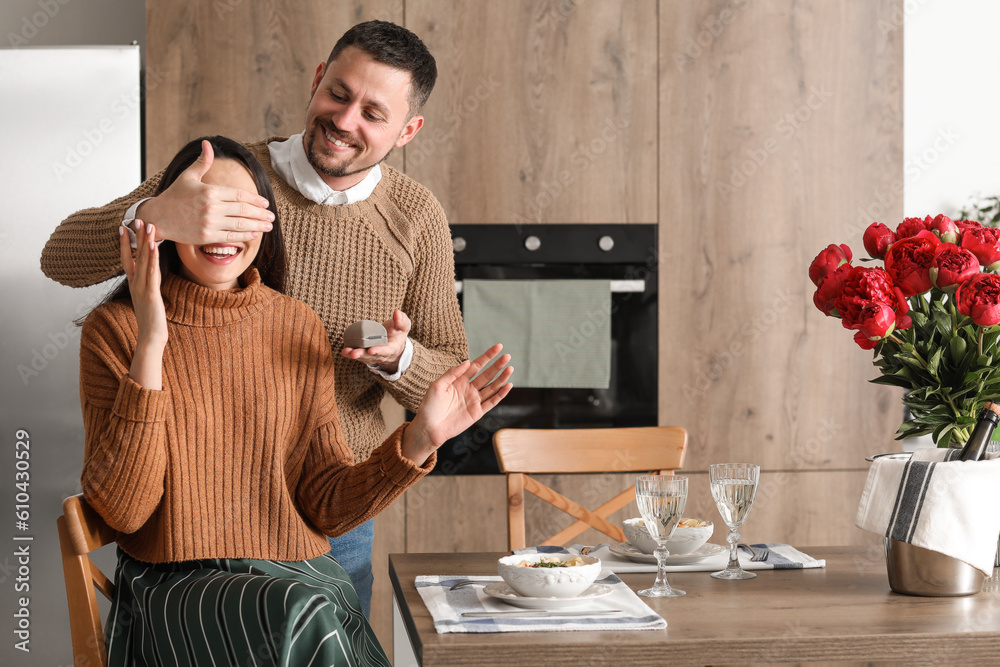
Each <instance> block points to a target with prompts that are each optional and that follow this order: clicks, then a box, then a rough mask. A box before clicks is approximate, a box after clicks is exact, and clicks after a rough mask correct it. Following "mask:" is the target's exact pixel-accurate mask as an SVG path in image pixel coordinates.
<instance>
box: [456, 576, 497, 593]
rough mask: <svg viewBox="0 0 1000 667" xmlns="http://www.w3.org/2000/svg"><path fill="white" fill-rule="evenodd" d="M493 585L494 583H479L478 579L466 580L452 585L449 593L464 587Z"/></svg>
mask: <svg viewBox="0 0 1000 667" xmlns="http://www.w3.org/2000/svg"><path fill="white" fill-rule="evenodd" d="M491 583H493V582H492V581H479V580H477V579H466V580H465V581H460V582H458V583H456V584H452V585H451V586H449V587H448V590H449V591H453V590H455V589H456V588H461V587H462V586H469V585H470V584H482V585H483V586H485V585H487V584H491Z"/></svg>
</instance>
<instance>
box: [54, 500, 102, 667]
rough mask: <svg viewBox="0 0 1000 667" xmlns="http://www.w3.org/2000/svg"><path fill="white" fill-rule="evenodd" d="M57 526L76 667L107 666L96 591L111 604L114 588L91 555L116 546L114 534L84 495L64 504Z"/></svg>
mask: <svg viewBox="0 0 1000 667" xmlns="http://www.w3.org/2000/svg"><path fill="white" fill-rule="evenodd" d="M56 526H57V527H58V529H59V547H60V549H61V551H62V563H63V575H64V576H65V577H66V601H67V602H68V603H69V629H70V635H71V636H72V638H73V662H74V664H76V665H91V666H92V665H107V664H108V656H107V651H106V649H105V646H104V630H103V624H102V622H101V612H100V610H99V609H98V607H97V596H96V595H95V593H94V589H95V588H96V589H97V590H99V591H101V593H103V594H104V596H105V597H106V598H108V599H109V600H110V599H111V597H112V596H113V595H114V590H115V587H114V584H113V583H112V582H111V580H110V579H108V577H107V576H106V575H105V574H104V573H103V572H101V571H100V569H98V567H97V565H95V564H94V561H92V560H91V559H90V556H89V555H88V554H89V553H90V552H91V551H94V550H95V549H98V548H100V547H102V546H104V545H105V544H110V543H111V542H114V541H115V531H114V530H113V529H112V528H111V527H110V526H109V525H108V524H106V523H105V522H104V519H102V518H101V516H100V515H99V514H98V513H97V512H95V511H94V509H93V508H92V507H90V505H88V504H87V502H86V501H85V500H84V499H83V496H82V495H77V496H70V497H69V498H67V499H66V500H64V501H63V515H62V516H61V517H59V518H58V519H56Z"/></svg>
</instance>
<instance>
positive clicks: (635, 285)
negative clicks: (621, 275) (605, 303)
mask: <svg viewBox="0 0 1000 667" xmlns="http://www.w3.org/2000/svg"><path fill="white" fill-rule="evenodd" d="M645 291H646V281H645V280H612V281H611V292H612V293H613V294H624V293H626V292H640V293H641V292H645ZM455 293H456V294H461V293H462V281H461V280H456V281H455Z"/></svg>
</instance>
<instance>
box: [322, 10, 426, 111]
mask: <svg viewBox="0 0 1000 667" xmlns="http://www.w3.org/2000/svg"><path fill="white" fill-rule="evenodd" d="M348 46H355V47H357V48H359V49H361V50H362V51H364V52H365V53H367V54H368V55H369V56H371V57H372V58H373V59H374V60H375V61H376V62H380V63H382V64H384V65H389V66H390V67H395V68H396V69H401V70H403V71H405V72H409V73H410V78H411V79H412V82H411V83H410V100H409V102H410V116H413V115H414V114H416V113H417V112H418V111H420V109H422V108H423V106H424V103H425V102H426V101H427V98H428V97H430V94H431V90H433V89H434V82H435V81H437V64H436V63H435V62H434V56H432V55H431V52H430V51H428V50H427V47H426V46H424V43H423V42H422V41H420V38H419V37H417V36H416V35H414V34H413V33H412V32H410V31H409V30H407V29H406V28H404V27H402V26H398V25H396V24H395V23H390V22H388V21H365V22H364V23H359V24H357V25H356V26H354V27H353V28H351V29H350V30H348V31H347V32H345V33H344V34H343V36H342V37H341V38H340V39H338V40H337V43H336V44H334V46H333V51H331V52H330V57H329V58H327V59H326V66H327V67H329V66H330V63H332V62H333V61H334V60H336V59H337V56H339V55H340V52H341V51H343V50H344V49H346V48H347V47H348Z"/></svg>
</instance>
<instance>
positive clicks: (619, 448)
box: [493, 426, 687, 550]
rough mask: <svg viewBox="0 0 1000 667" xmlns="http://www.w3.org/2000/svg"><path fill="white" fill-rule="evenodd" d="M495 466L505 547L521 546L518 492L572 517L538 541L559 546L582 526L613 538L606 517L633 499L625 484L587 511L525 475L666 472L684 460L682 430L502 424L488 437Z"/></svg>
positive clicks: (618, 533)
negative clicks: (503, 484) (502, 496)
mask: <svg viewBox="0 0 1000 667" xmlns="http://www.w3.org/2000/svg"><path fill="white" fill-rule="evenodd" d="M493 449H494V451H495V452H496V455H497V461H498V462H499V463H500V470H501V471H502V472H504V473H506V474H507V535H508V546H509V547H510V549H512V550H513V549H521V548H523V547H524V546H525V534H524V492H525V491H528V492H529V493H533V494H534V495H536V496H538V497H539V498H541V499H542V500H544V501H546V502H548V503H550V504H552V505H554V506H555V507H558V508H559V509H561V510H562V511H564V512H566V513H567V514H570V515H572V516H574V517H576V519H577V521H576V522H575V523H573V524H572V525H570V526H569V527H567V528H565V529H563V530H561V531H559V532H558V533H556V534H555V535H552V536H550V537H549V538H547V539H546V540H545V541H543V542H541V543H540V544H541V545H563V544H566V543H567V542H568V541H569V540H571V539H573V538H574V537H576V536H577V535H579V534H580V533H582V532H583V531H585V530H587V529H588V528H595V529H597V530H599V531H600V532H602V533H604V534H605V535H607V536H608V537H610V538H612V539H614V540H617V541H619V542H624V541H625V534H624V533H623V532H622V529H621V528H620V527H618V526H616V525H614V524H612V523H611V522H609V521H607V520H606V518H607V517H608V516H609V515H611V514H612V513H613V512H616V511H618V510H619V509H621V508H622V507H625V505H627V504H629V503H630V502H632V501H634V500H635V487H634V486H629V488H627V489H625V490H624V491H622V492H621V493H619V494H618V495H617V496H615V497H614V498H612V499H611V500H609V501H607V502H606V503H604V504H603V505H601V506H600V507H598V508H596V509H594V510H588V509H586V508H584V507H583V506H581V505H579V504H577V503H576V502H574V501H572V500H570V499H569V498H566V497H565V496H563V495H562V494H560V493H558V492H556V491H554V490H552V489H550V488H549V487H547V486H545V485H544V484H542V483H541V482H539V481H538V480H537V479H535V478H533V477H530V476H529V473H530V474H543V473H605V472H611V473H622V472H635V473H640V474H647V473H650V472H656V473H658V474H661V475H663V474H672V473H673V471H674V470H677V469H678V468H680V467H681V466H682V465H683V463H684V453H685V450H686V449H687V431H685V430H684V429H683V428H680V427H678V426H651V427H640V428H597V429H519V428H507V429H501V430H499V431H497V432H496V433H495V434H494V436H493Z"/></svg>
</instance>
